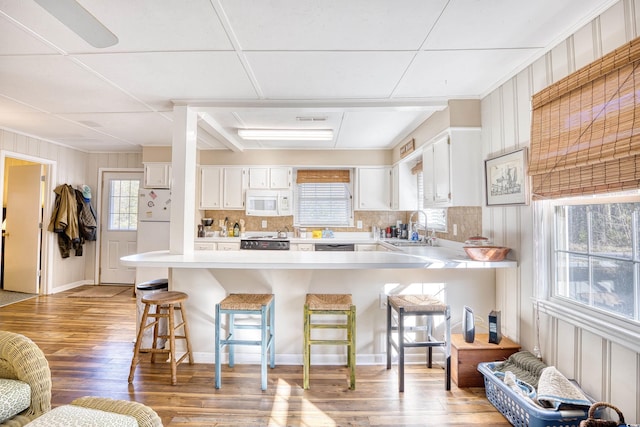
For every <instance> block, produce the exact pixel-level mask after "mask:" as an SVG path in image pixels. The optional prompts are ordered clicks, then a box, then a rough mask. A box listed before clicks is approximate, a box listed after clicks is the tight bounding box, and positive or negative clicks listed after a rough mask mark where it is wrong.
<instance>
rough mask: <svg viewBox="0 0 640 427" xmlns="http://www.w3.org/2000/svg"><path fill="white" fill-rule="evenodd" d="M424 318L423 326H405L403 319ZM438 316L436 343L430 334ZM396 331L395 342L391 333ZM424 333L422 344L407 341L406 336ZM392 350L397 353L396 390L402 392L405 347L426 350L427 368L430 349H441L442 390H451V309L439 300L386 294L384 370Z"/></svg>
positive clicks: (430, 358)
mask: <svg viewBox="0 0 640 427" xmlns="http://www.w3.org/2000/svg"><path fill="white" fill-rule="evenodd" d="M393 312H396V313H397V322H396V323H394V322H393V317H394V316H393ZM409 316H412V317H420V316H422V317H423V318H426V323H427V324H426V326H407V325H406V324H405V320H406V317H409ZM435 316H442V317H443V320H444V329H445V331H444V339H442V340H436V339H435V338H434V337H433V335H432V333H433V318H434V317H435ZM394 331H397V332H398V338H397V341H396V340H394V339H393V332H394ZM414 332H424V333H426V336H425V340H424V341H418V339H417V337H416V338H415V339H411V340H409V339H408V337H407V335H406V334H407V333H414ZM392 347H393V348H395V349H396V351H397V352H398V379H399V381H398V382H399V389H400V391H401V392H403V391H404V354H405V348H407V347H427V348H428V351H427V355H428V358H427V366H428V367H429V368H431V366H432V361H433V347H439V348H441V349H442V351H443V353H444V356H445V360H444V369H445V389H446V390H451V310H450V308H449V306H448V305H447V304H445V303H443V302H442V301H440V300H438V299H436V298H434V297H432V296H429V295H389V296H388V297H387V369H391V352H392Z"/></svg>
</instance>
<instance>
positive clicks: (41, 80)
mask: <svg viewBox="0 0 640 427" xmlns="http://www.w3.org/2000/svg"><path fill="white" fill-rule="evenodd" d="M0 95H4V96H7V97H10V98H13V99H18V100H20V101H22V102H24V103H27V104H29V105H31V106H33V107H36V108H39V109H42V110H45V111H48V112H52V113H59V112H84V111H140V110H141V109H143V108H144V106H143V105H142V104H140V103H139V102H136V101H135V100H134V99H132V98H130V97H128V96H126V95H125V94H123V93H122V92H121V91H120V90H118V89H117V88H115V87H113V86H112V85H110V84H108V83H107V82H105V81H104V80H102V79H100V78H99V77H98V76H96V75H95V74H93V73H91V72H88V71H87V70H86V69H84V68H83V67H81V66H79V65H78V64H76V63H74V61H72V60H70V59H69V58H67V57H62V56H48V55H47V56H19V57H15V56H14V57H11V58H10V60H8V58H7V57H4V58H3V60H2V61H0Z"/></svg>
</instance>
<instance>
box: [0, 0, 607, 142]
mask: <svg viewBox="0 0 640 427" xmlns="http://www.w3.org/2000/svg"><path fill="white" fill-rule="evenodd" d="M59 1H62V0H59ZM65 1H69V0H65ZM71 1H72V0H71ZM78 3H79V4H80V5H82V6H83V7H84V8H85V9H86V10H88V11H89V12H90V13H91V14H93V15H94V16H95V17H96V18H97V19H98V20H99V21H100V22H101V23H102V24H103V25H104V26H106V27H107V28H108V29H109V30H110V31H111V32H112V33H113V34H115V35H116V36H117V38H118V43H117V44H115V45H113V46H111V47H106V48H95V47H93V46H91V45H90V44H89V43H87V42H86V41H85V40H84V39H82V38H81V37H79V36H78V35H77V34H76V33H74V32H73V31H72V30H70V29H69V28H68V27H67V26H65V25H63V24H62V23H61V22H60V21H58V20H57V19H56V18H54V17H53V16H52V15H50V14H49V13H48V12H47V11H46V10H45V9H43V7H41V6H40V5H39V4H38V3H36V2H35V1H34V0H0V128H4V129H7V130H11V131H15V132H18V133H22V134H26V135H30V136H35V137H38V138H42V139H45V140H48V141H52V142H56V143H60V144H63V145H66V146H71V147H75V148H78V149H80V150H84V151H89V152H96V151H139V150H140V149H141V146H169V145H171V140H172V132H173V130H172V129H173V118H172V115H173V107H174V105H176V104H178V105H185V104H186V105H192V106H194V108H197V110H198V111H199V112H200V115H199V117H200V120H199V130H198V145H199V148H201V149H223V150H234V151H243V150H251V149H269V148H274V149H318V148H321V149H388V148H391V147H393V146H394V145H396V144H397V143H398V142H401V141H402V139H403V138H405V137H406V136H407V135H408V134H409V133H410V132H411V131H413V130H414V129H415V128H416V127H417V126H418V125H419V124H420V123H422V122H424V120H426V119H427V118H428V117H429V116H430V115H431V114H433V112H435V111H438V110H441V109H443V108H444V107H445V106H446V104H447V101H448V100H450V99H480V98H482V97H483V96H485V95H487V94H488V93H489V92H490V91H491V90H493V89H495V88H496V87H497V86H498V85H499V84H501V83H502V82H504V81H505V80H506V79H508V78H510V77H511V76H513V75H514V73H515V72H517V71H519V70H521V69H522V68H523V67H524V66H525V65H527V64H529V63H531V62H532V61H533V60H535V59H536V58H538V57H540V55H541V54H542V53H544V52H546V51H548V50H549V49H550V48H551V47H553V45H554V44H556V43H557V42H558V41H560V40H562V39H563V38H566V37H567V36H568V35H570V34H571V33H572V32H574V31H575V30H577V29H578V28H580V26H582V25H584V24H586V23H587V22H589V21H590V20H592V19H593V18H594V17H595V16H597V15H598V14H599V13H601V12H602V11H604V10H606V8H608V7H609V6H611V5H612V4H613V3H615V1H602V0H600V1H597V0H561V1H558V0H535V1H531V0H403V1H400V2H398V1H391V0H385V1H382V0H348V1H347V0H322V1H317V0H316V1H310V0H188V1H185V0H109V1H105V0H78ZM244 128H281V129H297V128H312V129H332V130H333V131H334V137H333V140H331V141H324V142H323V141H315V142H309V141H245V140H242V139H241V138H239V137H238V135H237V130H238V129H244Z"/></svg>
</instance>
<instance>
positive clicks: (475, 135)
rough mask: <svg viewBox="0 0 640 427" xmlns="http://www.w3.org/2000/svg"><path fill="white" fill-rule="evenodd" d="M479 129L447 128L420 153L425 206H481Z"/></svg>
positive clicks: (481, 180)
mask: <svg viewBox="0 0 640 427" xmlns="http://www.w3.org/2000/svg"><path fill="white" fill-rule="evenodd" d="M482 164H483V162H482V155H481V142H480V130H479V129H476V128H470V129H463V128H460V129H450V130H449V131H448V132H446V134H444V135H441V136H438V137H436V138H435V139H434V140H433V142H431V143H428V144H427V145H426V146H425V147H424V149H423V152H422V174H423V184H424V206H425V207H451V206H480V205H481V204H482V182H483V176H482Z"/></svg>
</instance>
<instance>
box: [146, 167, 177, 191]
mask: <svg viewBox="0 0 640 427" xmlns="http://www.w3.org/2000/svg"><path fill="white" fill-rule="evenodd" d="M144 188H171V163H145V164H144Z"/></svg>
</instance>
